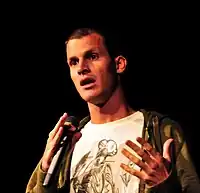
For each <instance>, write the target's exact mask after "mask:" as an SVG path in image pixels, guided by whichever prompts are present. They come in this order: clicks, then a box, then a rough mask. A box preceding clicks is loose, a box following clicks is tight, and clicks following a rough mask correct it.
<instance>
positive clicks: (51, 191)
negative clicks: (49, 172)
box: [26, 160, 58, 193]
mask: <svg viewBox="0 0 200 193" xmlns="http://www.w3.org/2000/svg"><path fill="white" fill-rule="evenodd" d="M45 175H46V173H45V172H43V171H42V170H41V160H40V161H39V163H38V164H37V166H36V168H35V170H34V171H33V173H32V175H31V177H30V179H29V181H28V184H27V186H26V193H57V192H58V191H57V184H56V183H55V184H52V185H51V186H50V187H44V186H43V181H44V178H45Z"/></svg>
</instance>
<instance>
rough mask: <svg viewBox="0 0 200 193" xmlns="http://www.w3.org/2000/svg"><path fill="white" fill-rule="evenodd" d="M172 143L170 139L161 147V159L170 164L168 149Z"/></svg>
mask: <svg viewBox="0 0 200 193" xmlns="http://www.w3.org/2000/svg"><path fill="white" fill-rule="evenodd" d="M172 142H173V139H172V138H170V139H168V140H167V141H165V143H164V145H163V157H164V158H165V159H166V160H167V161H169V162H171V157H170V147H171V144H172Z"/></svg>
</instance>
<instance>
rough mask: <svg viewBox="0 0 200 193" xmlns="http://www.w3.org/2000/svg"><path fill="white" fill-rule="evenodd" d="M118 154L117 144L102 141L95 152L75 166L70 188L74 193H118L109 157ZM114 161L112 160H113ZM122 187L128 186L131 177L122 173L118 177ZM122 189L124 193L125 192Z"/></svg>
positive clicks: (111, 141) (88, 154) (86, 155)
mask: <svg viewBox="0 0 200 193" xmlns="http://www.w3.org/2000/svg"><path fill="white" fill-rule="evenodd" d="M117 152H118V149H117V143H116V142H115V141H113V140H107V139H103V140H101V141H100V142H99V143H98V148H97V152H96V154H95V155H91V154H92V152H91V151H90V152H88V153H86V154H85V155H84V156H83V157H82V159H81V160H80V161H79V162H78V164H77V165H76V168H75V171H74V174H73V176H72V178H71V187H72V188H73V190H74V192H75V193H119V189H118V188H117V187H116V184H115V183H114V180H113V171H112V167H111V165H112V163H114V161H111V159H110V158H111V157H113V156H115V155H116V154H117ZM113 160H114V159H113ZM120 178H121V181H122V183H123V184H124V187H125V188H126V187H127V186H128V182H129V181H130V179H131V175H130V174H127V173H125V172H124V173H123V175H121V176H120ZM125 188H124V192H126V190H125Z"/></svg>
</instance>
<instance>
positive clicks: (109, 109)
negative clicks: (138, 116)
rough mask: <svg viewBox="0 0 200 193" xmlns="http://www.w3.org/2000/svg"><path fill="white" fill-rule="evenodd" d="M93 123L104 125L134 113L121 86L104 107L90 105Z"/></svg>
mask: <svg viewBox="0 0 200 193" xmlns="http://www.w3.org/2000/svg"><path fill="white" fill-rule="evenodd" d="M88 107H89V112H90V117H91V122H92V123H95V124H102V123H106V122H111V121H115V120H118V119H121V118H123V117H126V116H128V115H130V114H132V113H134V111H133V110H132V109H131V107H130V106H129V105H128V103H127V101H126V99H125V97H124V93H123V91H122V88H121V86H118V87H117V89H116V90H115V92H114V93H113V95H112V96H111V97H110V99H109V100H108V101H107V102H106V104H104V105H103V106H102V107H99V106H97V105H95V104H92V103H88Z"/></svg>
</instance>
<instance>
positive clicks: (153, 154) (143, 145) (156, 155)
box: [136, 137, 162, 161]
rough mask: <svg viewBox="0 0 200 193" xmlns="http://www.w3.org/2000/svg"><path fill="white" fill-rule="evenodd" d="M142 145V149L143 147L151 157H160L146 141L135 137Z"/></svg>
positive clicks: (157, 158) (159, 158)
mask: <svg viewBox="0 0 200 193" xmlns="http://www.w3.org/2000/svg"><path fill="white" fill-rule="evenodd" d="M136 140H137V141H138V142H139V143H140V144H141V145H142V147H143V149H145V150H146V151H147V152H148V154H150V155H151V156H152V157H153V158H155V159H156V160H157V161H159V160H161V159H162V156H161V155H160V153H159V152H157V151H156V150H155V149H154V148H153V147H152V146H151V145H150V144H149V143H148V142H147V141H145V140H144V139H143V138H141V137H137V139H136Z"/></svg>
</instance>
